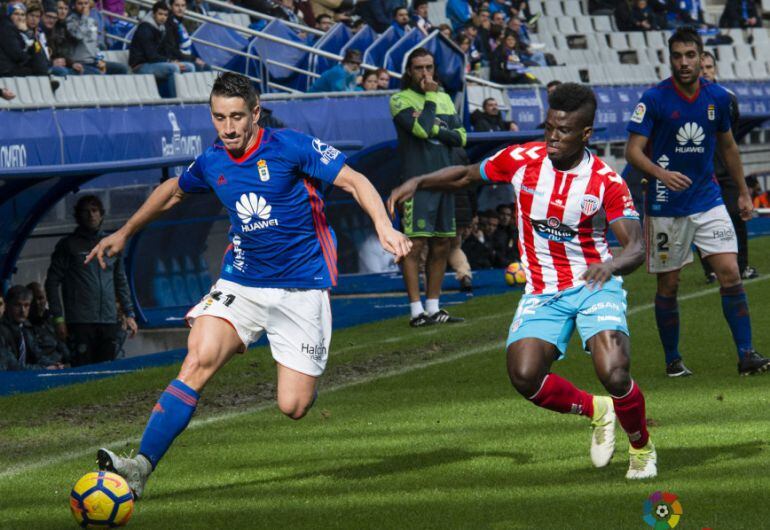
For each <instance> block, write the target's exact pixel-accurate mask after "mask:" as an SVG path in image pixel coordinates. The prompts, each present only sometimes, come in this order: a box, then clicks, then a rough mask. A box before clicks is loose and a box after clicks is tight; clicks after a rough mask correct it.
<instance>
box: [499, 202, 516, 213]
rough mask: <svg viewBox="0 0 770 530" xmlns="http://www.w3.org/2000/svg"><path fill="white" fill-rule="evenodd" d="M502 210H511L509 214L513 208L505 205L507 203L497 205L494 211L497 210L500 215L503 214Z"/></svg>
mask: <svg viewBox="0 0 770 530" xmlns="http://www.w3.org/2000/svg"><path fill="white" fill-rule="evenodd" d="M503 208H507V209H508V210H511V213H513V207H512V206H511V205H510V204H507V203H503V204H498V205H497V208H495V210H497V213H498V214H501V213H503Z"/></svg>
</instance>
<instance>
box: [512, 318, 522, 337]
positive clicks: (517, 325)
mask: <svg viewBox="0 0 770 530" xmlns="http://www.w3.org/2000/svg"><path fill="white" fill-rule="evenodd" d="M520 327H521V319H520V318H517V319H516V320H514V321H513V324H511V333H516V332H517V331H518V330H519V328H520Z"/></svg>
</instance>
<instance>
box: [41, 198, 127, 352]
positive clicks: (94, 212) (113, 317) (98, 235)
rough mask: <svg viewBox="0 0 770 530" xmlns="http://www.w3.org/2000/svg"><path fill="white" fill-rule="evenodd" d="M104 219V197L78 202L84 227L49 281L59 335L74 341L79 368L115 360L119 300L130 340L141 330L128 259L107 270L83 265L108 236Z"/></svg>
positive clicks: (54, 264)
mask: <svg viewBox="0 0 770 530" xmlns="http://www.w3.org/2000/svg"><path fill="white" fill-rule="evenodd" d="M103 218H104V206H102V202H101V201H100V200H99V198H98V197H96V196H94V195H86V196H84V197H81V198H80V200H78V202H77V204H76V205H75V220H76V221H77V223H78V227H77V228H76V229H75V231H74V232H73V233H72V234H70V235H68V236H66V237H64V238H62V239H61V240H60V241H59V243H57V245H56V249H55V250H54V252H53V255H52V256H51V266H50V267H49V268H48V275H47V278H46V281H45V291H46V295H47V296H48V304H49V306H50V310H51V314H52V315H53V317H54V323H55V325H56V332H57V334H58V335H59V338H61V339H62V340H65V339H69V342H70V351H71V354H72V365H73V366H80V365H83V364H89V363H96V362H102V361H110V360H112V359H114V358H115V350H116V337H117V333H118V324H117V321H118V315H117V310H116V305H115V301H116V300H115V299H116V297H117V299H118V300H119V301H120V304H121V307H123V308H124V311H125V313H126V316H127V324H128V328H129V331H130V335H131V336H133V335H134V334H136V330H137V326H136V321H135V320H134V306H133V304H132V303H131V297H130V295H129V289H128V281H127V280H126V273H125V269H124V267H123V258H122V256H120V255H117V256H113V257H111V258H105V259H106V263H107V268H106V269H105V270H102V269H101V268H100V267H99V265H98V264H97V263H96V262H91V263H89V264H88V265H84V264H83V261H84V260H85V257H86V256H87V255H88V252H89V251H90V250H91V249H92V248H93V247H94V246H95V245H96V243H98V242H99V241H100V240H101V239H102V238H103V237H104V236H105V235H106V234H105V233H104V232H103V231H102V230H101V225H102V220H103ZM59 287H61V291H62V292H61V294H60V293H59Z"/></svg>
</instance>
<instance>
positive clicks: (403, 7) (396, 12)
mask: <svg viewBox="0 0 770 530" xmlns="http://www.w3.org/2000/svg"><path fill="white" fill-rule="evenodd" d="M402 9H406V7H405V6H398V7H397V8H395V9H394V10H393V18H396V15H398V12H399V11H401V10H402ZM406 13H407V14H409V10H408V9H406Z"/></svg>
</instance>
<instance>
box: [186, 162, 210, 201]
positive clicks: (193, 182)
mask: <svg viewBox="0 0 770 530" xmlns="http://www.w3.org/2000/svg"><path fill="white" fill-rule="evenodd" d="M203 156H204V155H199V156H198V157H197V158H196V159H195V160H193V162H192V164H190V165H189V166H187V169H185V170H184V173H182V176H181V177H179V188H180V189H181V190H182V191H183V192H185V193H206V192H208V191H211V188H210V187H209V185H208V184H207V183H206V178H205V176H204V172H203Z"/></svg>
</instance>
